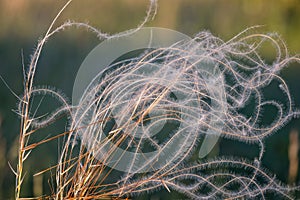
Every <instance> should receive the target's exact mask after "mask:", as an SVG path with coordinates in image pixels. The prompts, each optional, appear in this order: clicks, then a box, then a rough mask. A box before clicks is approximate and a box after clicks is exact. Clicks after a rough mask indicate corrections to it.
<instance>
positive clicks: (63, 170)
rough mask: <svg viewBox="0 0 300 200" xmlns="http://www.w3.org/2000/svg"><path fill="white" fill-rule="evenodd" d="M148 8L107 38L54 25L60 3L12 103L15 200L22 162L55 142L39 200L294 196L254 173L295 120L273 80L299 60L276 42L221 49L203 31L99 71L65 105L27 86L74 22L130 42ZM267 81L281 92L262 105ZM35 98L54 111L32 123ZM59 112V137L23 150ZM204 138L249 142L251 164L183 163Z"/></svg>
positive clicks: (256, 39)
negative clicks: (135, 22)
mask: <svg viewBox="0 0 300 200" xmlns="http://www.w3.org/2000/svg"><path fill="white" fill-rule="evenodd" d="M70 2H71V1H69V2H68V3H67V4H66V6H67V5H68V4H69V3H70ZM150 2H151V4H150V8H149V10H148V13H147V16H146V18H145V21H144V22H143V23H142V24H141V25H140V26H139V27H138V28H137V29H134V30H130V31H127V32H123V33H120V34H116V35H112V36H109V35H106V34H103V33H101V32H100V31H98V30H97V29H95V28H93V27H91V26H89V25H87V24H84V23H77V22H70V21H68V22H66V23H64V24H62V25H60V26H58V27H57V28H53V25H54V22H55V21H56V19H57V18H58V16H59V15H60V13H61V12H63V10H64V8H65V7H66V6H65V7H64V8H63V9H62V10H61V11H60V13H59V14H58V16H57V17H56V19H55V20H54V21H53V23H52V24H51V26H50V28H49V30H48V31H47V33H46V35H45V36H44V37H43V38H42V40H41V41H40V42H39V43H38V46H37V48H36V51H35V52H34V54H33V56H32V59H31V63H30V65H29V67H28V69H27V70H25V71H26V76H25V81H24V86H25V87H24V88H25V91H24V96H23V97H22V99H21V101H20V104H19V112H20V116H21V132H20V143H19V144H20V147H19V148H20V149H19V162H18V167H17V170H16V172H15V173H16V178H17V181H16V183H17V184H16V198H17V199H20V191H21V185H22V179H23V163H24V162H25V160H26V158H27V157H28V156H29V154H30V152H31V151H32V150H33V149H34V148H36V147H37V146H38V145H40V144H43V143H46V142H48V141H50V140H53V139H56V138H59V137H63V138H64V143H63V145H62V148H61V152H60V157H59V160H58V162H57V165H56V166H54V167H55V169H56V174H55V182H54V184H55V185H54V186H53V188H54V189H53V193H52V194H51V195H49V196H45V197H44V198H49V199H125V198H126V199H128V198H132V197H134V196H136V195H139V194H141V193H145V192H151V191H156V190H159V189H166V190H168V191H169V192H171V191H178V192H180V193H183V194H184V195H186V196H187V197H188V198H192V199H214V198H229V199H235V198H262V199H264V198H265V195H266V194H269V193H272V194H275V195H278V196H280V197H283V198H288V199H292V198H293V197H292V196H291V192H292V191H295V190H298V189H299V187H298V186H296V187H289V186H287V185H284V184H282V183H280V182H279V181H278V180H276V179H275V178H274V176H273V175H272V174H271V173H269V172H268V171H267V170H266V169H264V168H263V167H262V166H261V160H262V157H263V153H264V141H265V138H266V137H267V136H269V135H271V134H273V133H275V132H276V130H278V129H279V128H280V127H282V126H284V125H285V124H286V123H287V122H289V121H290V120H291V119H292V118H293V117H297V116H299V111H297V110H295V109H294V108H293V102H292V97H291V95H290V92H289V89H288V86H287V85H286V83H285V81H284V80H283V79H282V78H281V77H280V76H279V75H278V74H279V72H280V71H281V70H282V69H283V68H284V67H285V66H287V65H288V64H289V63H291V62H299V58H298V57H290V56H289V55H288V52H287V49H286V47H285V45H284V43H283V42H282V41H281V40H280V39H279V38H278V37H277V36H275V35H264V34H249V32H250V31H252V30H253V28H251V29H248V30H246V31H244V32H242V33H240V34H239V35H237V36H235V37H234V38H232V39H231V40H229V41H227V42H224V41H222V40H221V39H220V38H217V37H214V36H213V35H211V34H210V33H208V32H201V33H199V34H197V35H196V36H195V37H194V38H193V39H191V40H182V41H179V42H177V43H174V44H172V45H170V46H167V47H160V48H155V49H152V48H149V49H147V51H143V53H141V52H142V51H140V52H139V54H135V55H136V56H131V57H129V58H127V59H121V60H119V61H115V62H113V63H111V64H110V65H109V66H107V68H106V69H105V70H103V71H101V72H100V73H99V74H98V75H97V76H96V77H95V78H94V79H93V80H92V82H91V83H90V84H89V85H88V87H87V88H86V89H85V91H84V94H83V95H82V97H81V98H80V100H79V102H78V105H70V104H69V103H68V101H67V100H66V98H65V97H64V95H61V94H60V93H58V92H56V91H55V90H53V89H48V88H46V89H45V88H37V87H34V86H33V80H34V75H35V70H36V68H37V64H38V60H39V57H40V53H41V51H42V49H43V46H44V44H45V42H46V40H48V39H49V38H50V37H51V36H52V35H53V34H55V33H56V32H58V31H60V30H62V29H64V28H66V27H69V26H73V25H76V26H80V27H85V28H88V29H89V30H92V31H93V32H96V34H97V36H98V37H100V38H102V39H103V38H106V39H113V38H121V37H123V36H128V35H131V34H134V33H136V32H138V31H139V30H140V29H141V28H142V27H143V25H144V23H145V22H147V21H148V20H149V19H150V18H151V17H152V16H154V15H155V11H156V2H155V1H150ZM264 43H272V44H273V46H274V48H275V49H276V50H277V58H276V60H274V62H273V63H272V64H266V62H264V61H263V58H261V56H260V54H259V51H260V48H261V47H262V45H263V44H264ZM271 82H272V83H273V82H275V83H277V85H278V87H279V88H280V90H281V92H282V93H283V94H284V96H285V104H284V105H283V104H282V103H280V102H278V101H275V100H269V99H266V98H264V94H263V91H264V90H263V89H264V88H266V87H267V86H268V85H269V84H270V83H271ZM36 95H51V96H54V97H56V99H58V100H59V102H60V103H61V104H62V106H61V107H60V108H59V109H58V110H56V111H54V112H53V113H52V114H48V116H41V117H38V116H34V115H33V114H31V113H32V112H31V104H32V103H33V97H34V96H36ZM253 99H254V100H255V101H254V102H255V106H254V107H255V109H253V112H252V113H251V114H249V115H245V114H243V113H242V112H241V110H242V109H244V108H246V106H247V104H248V103H249V102H251V101H252V100H253ZM268 106H271V107H273V108H274V109H276V110H277V114H276V117H275V118H274V119H273V120H272V122H270V123H269V124H267V123H265V122H264V118H265V115H264V113H263V111H264V110H265V109H266V108H267V107H268ZM62 113H67V115H68V116H69V127H68V130H67V131H65V132H63V133H61V134H58V135H57V136H55V137H53V138H50V139H47V140H43V141H40V142H38V143H33V144H30V143H28V141H29V137H30V135H31V134H32V133H34V132H35V131H36V130H37V129H41V128H44V127H46V126H48V125H49V124H51V123H53V122H54V121H55V120H56V119H57V118H58V116H60V115H61V114H62ZM204 135H208V136H209V137H210V138H213V137H217V136H221V137H225V138H230V139H232V140H239V141H242V142H246V143H249V142H250V143H256V144H258V145H259V146H260V151H259V154H258V155H257V158H256V159H255V160H253V161H251V160H246V159H243V158H232V157H219V158H215V159H211V160H206V159H198V162H195V163H193V164H191V162H189V160H190V159H191V157H192V156H193V155H194V154H195V152H196V150H197V149H199V147H200V146H201V142H202V140H201V139H202V138H203V136H204ZM199 156H200V157H203V156H205V153H204V154H203V153H201V152H200V153H199ZM43 172H44V171H43ZM43 172H41V173H43Z"/></svg>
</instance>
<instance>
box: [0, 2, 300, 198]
mask: <svg viewBox="0 0 300 200" xmlns="http://www.w3.org/2000/svg"><path fill="white" fill-rule="evenodd" d="M65 2H66V1H58V0H30V1H26V0H0V75H1V76H2V77H3V78H4V79H5V81H6V82H7V83H8V85H9V86H10V87H11V89H12V90H13V91H14V92H15V93H16V94H18V95H19V94H22V81H23V72H22V56H21V55H22V52H23V55H24V62H25V64H26V65H27V64H28V63H29V60H30V54H31V53H32V52H33V50H34V47H35V45H36V44H37V40H38V39H39V37H40V36H42V35H43V34H44V33H45V32H46V30H47V28H48V27H49V25H50V23H51V21H52V19H53V18H54V16H55V15H56V14H57V12H58V11H59V9H60V8H61V7H62V6H63V5H64V3H65ZM158 3H159V8H158V13H157V16H156V18H155V19H154V20H153V21H151V22H149V23H148V24H147V26H158V27H165V28H170V29H174V30H177V31H180V32H182V33H185V34H187V35H190V36H193V35H195V34H196V33H198V32H200V31H203V30H208V31H210V32H212V33H213V34H214V35H216V36H218V37H220V38H222V39H224V40H227V39H230V38H231V37H233V36H234V35H236V34H238V33H239V32H241V31H242V30H244V29H246V28H247V27H250V26H253V25H264V26H263V27H262V28H261V32H264V33H265V32H277V33H279V34H280V35H281V37H282V38H283V39H284V40H285V42H286V44H287V46H288V48H289V51H290V53H291V54H292V55H294V54H297V53H300V0H276V1H274V0H160V1H159V2H158ZM148 4H149V3H148V1H147V0H85V1H79V0H74V2H73V3H72V4H71V5H70V6H69V7H68V8H67V9H66V11H65V12H64V13H63V14H62V16H61V17H60V18H59V20H58V23H60V22H63V21H65V20H67V19H71V20H75V21H83V22H89V24H91V25H93V26H96V27H98V28H100V29H101V30H103V31H104V32H108V33H116V32H120V31H124V30H127V29H131V28H134V27H136V26H137V24H139V23H140V22H141V21H142V20H143V18H144V16H145V12H146V10H147V7H148ZM98 44H99V40H98V39H97V38H96V37H95V35H93V34H92V33H89V32H87V31H85V30H81V29H76V28H71V29H67V30H65V31H64V32H61V33H58V34H57V35H56V36H55V37H53V38H52V39H51V40H50V41H49V42H48V43H47V44H46V46H45V49H44V51H43V53H42V57H41V60H40V65H39V66H38V69H37V74H36V81H35V84H36V85H48V86H53V87H55V88H59V89H60V90H61V91H63V92H64V93H65V94H66V95H67V96H68V97H71V91H72V86H73V81H74V79H75V75H76V72H77V69H78V68H79V66H80V64H81V62H82V61H83V59H84V58H85V56H87V54H88V53H89V51H91V50H92V49H93V48H94V47H95V46H96V45H98ZM263 54H264V55H265V57H266V59H272V55H273V54H272V53H270V52H263ZM281 76H282V77H283V78H284V79H285V80H286V81H287V83H288V85H289V87H290V90H291V93H292V95H293V97H294V103H295V106H296V107H298V108H300V81H299V80H298V79H299V76H300V65H299V64H292V65H290V67H288V68H286V69H284V70H283V71H282V73H281ZM267 92H268V93H273V91H267ZM273 95H276V92H275V93H273ZM16 103H17V99H16V97H14V96H13V95H12V93H11V92H10V91H9V90H8V88H7V87H6V86H5V85H4V84H3V82H0V199H13V197H14V184H15V183H14V181H15V177H14V174H13V173H12V171H11V170H10V168H9V166H8V162H9V163H10V164H11V165H12V166H13V167H14V166H16V159H17V157H16V156H17V143H18V133H19V125H20V121H19V117H18V115H17V114H15V113H14V110H15V109H16ZM63 129H64V123H61V127H59V126H53V127H50V129H48V131H41V132H39V134H40V135H39V136H38V137H40V138H38V137H37V138H36V140H38V139H41V138H46V137H47V136H49V135H51V134H55V133H58V132H61V130H63ZM49 130H50V131H49ZM299 130H300V121H299V119H294V120H292V121H291V122H290V123H288V124H287V125H286V126H285V127H283V128H282V129H281V130H280V131H278V133H277V134H275V135H272V136H271V137H270V138H268V140H267V141H266V152H265V156H264V159H263V165H264V166H265V167H266V168H268V169H269V170H270V171H271V172H273V173H274V174H276V175H277V177H278V178H279V179H280V180H281V181H283V182H285V183H287V182H290V183H291V184H293V183H295V182H298V183H299V173H298V171H297V170H296V174H295V173H294V174H291V170H290V162H291V160H290V159H289V156H288V152H289V151H288V149H289V147H290V146H291V144H290V139H289V138H290V137H293V136H290V135H291V133H292V132H293V133H295V134H292V135H294V136H295V137H294V138H293V140H292V141H296V138H298V132H299ZM296 143H297V141H296ZM57 146H58V144H57V142H51V143H50V144H47V145H42V146H40V147H39V148H37V149H36V150H34V151H33V152H32V155H31V158H30V159H29V160H28V162H27V164H26V166H25V167H26V169H25V170H26V171H28V174H27V175H26V178H25V182H24V187H23V195H24V196H33V195H40V194H41V193H44V192H49V186H48V183H47V182H48V180H47V178H44V179H43V178H41V177H36V178H34V179H33V178H32V177H31V175H32V174H33V173H36V172H39V171H40V170H42V169H45V168H47V167H50V166H51V165H53V164H55V160H56V158H57V155H58V147H57ZM296 147H297V146H296ZM298 151H299V149H298V147H297V148H296V152H298ZM257 152H258V149H257V146H255V145H249V144H243V143H240V142H238V141H231V140H227V139H222V140H220V142H219V144H218V146H217V148H215V150H214V152H212V155H211V156H214V155H217V154H220V155H236V156H245V157H248V158H250V159H251V158H253V157H255V156H257ZM293 165H294V166H297V165H298V160H296V163H295V162H294V164H293ZM289 177H290V178H289ZM42 183H43V184H42ZM175 195H176V194H172V195H170V194H168V193H167V192H166V191H162V192H157V193H154V194H152V195H149V196H147V195H143V196H142V197H141V199H161V198H164V199H166V198H168V199H170V198H173V199H174V198H177V197H176V196H175Z"/></svg>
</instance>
